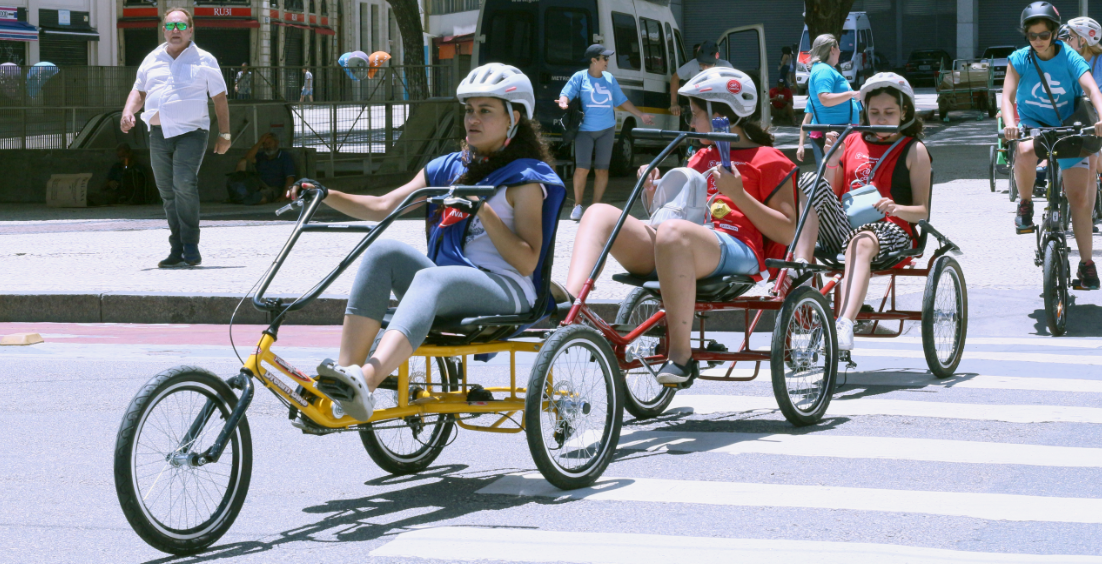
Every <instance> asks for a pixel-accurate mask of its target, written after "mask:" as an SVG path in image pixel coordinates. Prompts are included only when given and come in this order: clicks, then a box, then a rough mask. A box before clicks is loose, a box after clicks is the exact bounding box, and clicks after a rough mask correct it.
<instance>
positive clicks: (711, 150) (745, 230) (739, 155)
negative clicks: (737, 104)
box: [689, 145, 796, 271]
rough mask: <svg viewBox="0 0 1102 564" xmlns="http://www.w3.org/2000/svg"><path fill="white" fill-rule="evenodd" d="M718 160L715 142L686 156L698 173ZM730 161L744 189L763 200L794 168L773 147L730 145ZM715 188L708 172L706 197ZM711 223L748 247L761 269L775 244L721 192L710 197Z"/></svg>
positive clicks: (777, 187)
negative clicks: (689, 156) (734, 146)
mask: <svg viewBox="0 0 1102 564" xmlns="http://www.w3.org/2000/svg"><path fill="white" fill-rule="evenodd" d="M719 164H721V163H720V160H719V150H718V149H716V147H715V145H710V146H708V148H706V149H703V150H701V151H698V152H697V153H696V154H694V155H693V158H692V159H690V160H689V168H692V169H694V170H696V171H697V172H700V173H705V172H707V171H708V169H711V168H713V167H715V166H717V165H719ZM731 164H732V165H733V166H734V167H735V168H736V169H738V171H739V174H740V175H742V186H743V189H744V190H745V191H746V193H747V194H749V195H750V197H751V198H754V199H755V200H757V201H759V202H762V203H764V204H767V203H768V202H769V199H770V197H772V196H773V194H775V193H776V192H777V191H778V190H779V189H780V188H781V184H782V183H784V184H785V185H787V182H785V180H786V179H788V178H789V175H790V174H791V173H792V172H793V171H794V170H795V168H796V165H794V164H792V161H790V160H788V157H785V156H784V154H783V153H781V152H780V151H778V150H777V149H774V148H773V147H750V148H741V149H740V148H732V149H731ZM793 182H795V180H793ZM716 192H717V190H716V182H715V178H714V177H711V176H709V177H708V197H709V198H711V197H712V196H713V195H715V194H716ZM712 224H713V225H714V226H715V229H716V231H720V232H722V233H726V234H728V235H730V236H732V237H734V238H735V239H738V240H739V241H742V242H743V243H745V244H746V245H747V246H748V247H750V249H751V250H753V251H754V256H756V257H758V267H759V271H764V270H765V259H766V258H767V257H772V256H773V254H775V251H776V249H775V247H776V246H777V245H776V244H774V243H772V242H770V241H767V240H766V239H765V237H764V236H762V234H761V231H760V230H758V228H757V227H756V226H755V225H754V224H753V222H751V221H750V218H748V217H746V214H744V213H742V210H740V209H738V206H736V205H735V203H734V202H732V201H731V199H730V198H728V197H727V196H724V195H723V194H719V195H716V198H715V200H714V201H712ZM781 248H782V249H783V246H782V247H781ZM767 250H768V251H769V253H768V254H767V252H766V251H767ZM782 254H783V253H782Z"/></svg>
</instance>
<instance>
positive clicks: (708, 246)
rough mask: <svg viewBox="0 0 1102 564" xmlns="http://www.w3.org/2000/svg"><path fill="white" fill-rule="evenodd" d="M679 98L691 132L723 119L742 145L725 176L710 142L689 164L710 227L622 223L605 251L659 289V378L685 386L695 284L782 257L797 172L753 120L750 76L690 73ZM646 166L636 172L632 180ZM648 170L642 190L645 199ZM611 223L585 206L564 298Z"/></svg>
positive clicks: (752, 271)
mask: <svg viewBox="0 0 1102 564" xmlns="http://www.w3.org/2000/svg"><path fill="white" fill-rule="evenodd" d="M678 93H679V94H680V95H682V96H685V97H687V98H688V99H689V102H690V107H691V109H692V127H693V129H694V130H695V131H699V132H707V131H711V130H712V119H713V118H716V117H726V118H728V119H729V120H730V122H731V132H732V133H737V134H738V135H739V136H740V137H741V140H740V141H739V142H738V143H732V144H731V150H730V158H731V165H732V167H733V168H734V170H732V171H727V170H725V169H723V167H722V166H721V165H720V162H721V159H720V155H719V152H718V150H717V149H716V147H715V144H713V143H712V142H711V141H703V143H704V144H705V147H706V148H705V149H703V150H701V151H698V152H697V153H695V154H694V155H693V157H692V159H690V160H689V168H692V169H694V170H696V171H698V172H701V173H710V174H711V176H710V177H709V179H708V192H709V196H712V195H716V198H715V200H714V201H713V203H712V210H711V211H712V219H713V225H712V226H711V227H705V226H703V225H698V224H695V223H692V222H689V221H684V220H679V219H670V220H667V221H664V222H662V223H661V224H660V225H659V226H658V229H654V228H652V227H651V226H650V225H649V224H647V223H645V222H643V221H640V220H638V219H635V218H633V217H628V218H627V220H626V221H625V223H624V226H623V228H622V229H621V231H620V234H619V236H618V237H617V238H616V241H615V242H614V243H613V246H612V256H613V257H614V258H616V260H617V261H619V262H620V264H621V266H623V267H624V268H625V269H626V270H627V271H628V272H630V273H632V274H635V275H637V276H644V277H646V276H651V275H655V274H656V275H657V277H658V280H659V282H660V283H661V284H662V302H663V306H664V307H665V308H666V316H667V319H668V321H667V323H668V326H669V336H670V348H669V362H667V363H666V364H665V365H664V366H663V367H662V369H661V370H660V371H659V378H658V380H659V382H662V383H681V382H685V381H686V380H688V379H689V378H690V377H691V376H692V375H693V374H694V373H699V366H698V363H697V362H696V361H694V360H692V351H691V346H690V339H689V338H690V330H691V327H692V317H693V307H694V302H695V298H696V281H697V280H698V279H702V278H709V277H713V276H722V275H731V274H742V275H749V276H753V277H755V278H760V273H761V272H763V271H765V270H766V269H765V262H764V261H765V258H766V256H774V255H776V256H780V254H783V252H782V251H783V247H784V245H787V244H788V243H789V242H790V241H791V240H792V236H793V234H794V233H795V230H796V220H797V212H796V202H795V201H794V198H795V194H794V190H795V178H794V177H795V173H796V171H797V168H796V165H794V164H793V163H792V162H791V161H789V160H788V158H786V157H785V156H784V154H782V153H781V152H780V151H779V150H777V149H774V148H773V146H772V145H773V136H772V135H771V134H769V133H768V132H766V131H764V130H763V129H762V127H761V125H760V124H759V123H758V122H757V121H755V120H754V117H755V116H754V114H755V113H756V112H757V107H758V99H757V89H756V87H755V85H754V82H753V81H752V80H751V79H750V77H749V76H747V75H746V74H745V73H743V72H741V71H738V70H736V69H730V68H720V67H716V68H712V69H709V70H706V71H704V72H702V73H700V74H698V75H697V76H696V77H694V78H693V79H692V80H690V81H689V82H688V83H686V84H685V85H684V86H682V87H681V88H680V89H679V90H678ZM645 168H646V167H642V168H640V169H639V172H640V174H642V172H643V170H645ZM657 172H658V171H657V170H656V171H654V174H653V176H652V178H649V179H647V182H646V184H645V187H646V190H647V198H648V200H649V197H650V196H651V195H652V194H653V193H654V189H655V185H654V182H655V181H657V180H658V174H657ZM717 192H718V194H717ZM619 217H620V210H619V209H617V208H614V207H612V206H607V205H602V206H593V207H591V208H590V209H588V210H586V212H585V215H584V216H582V221H581V225H579V227H578V234H577V236H576V237H575V239H574V253H573V256H572V257H571V261H570V273H569V276H568V280H567V290H568V291H569V292H570V293H572V294H577V293H578V292H580V291H581V288H582V285H583V284H584V283H585V280H586V278H587V277H588V276H589V272H590V271H591V270H592V268H593V265H594V264H596V262H597V258H598V256H599V255H600V252H601V249H602V247H603V246H604V243H605V242H606V241H608V238H609V236H610V235H611V234H612V229H613V226H614V225H615V224H616V221H617V220H618V219H619ZM686 274H688V275H686Z"/></svg>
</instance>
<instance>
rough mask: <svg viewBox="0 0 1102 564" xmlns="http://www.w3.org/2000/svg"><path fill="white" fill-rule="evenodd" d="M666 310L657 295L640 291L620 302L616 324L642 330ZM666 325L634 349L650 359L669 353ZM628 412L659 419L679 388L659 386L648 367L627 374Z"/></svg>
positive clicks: (633, 291)
mask: <svg viewBox="0 0 1102 564" xmlns="http://www.w3.org/2000/svg"><path fill="white" fill-rule="evenodd" d="M660 309H662V301H661V300H659V299H658V297H657V296H655V295H654V294H651V293H650V292H648V291H646V290H644V289H643V288H636V289H634V290H632V291H631V293H630V294H628V297H627V298H624V301H623V302H621V303H620V311H619V312H618V313H617V314H616V325H627V326H629V327H633V328H634V327H638V326H640V325H642V324H643V322H645V321H646V320H648V319H650V317H651V316H652V315H654V314H655V313H657V312H658V310H660ZM665 341H666V323H665V321H664V320H663V321H662V322H661V323H659V324H658V325H656V326H655V327H654V328H653V329H651V330H650V331H648V332H647V334H644V335H642V336H641V337H639V338H638V339H636V340H635V341H634V342H633V343H632V344H631V346H637V347H638V350H639V351H641V352H640V355H642V356H650V355H656V354H662V355H664V354H665V347H666V343H665ZM624 388H625V390H624V391H626V392H627V393H626V394H624V409H627V410H628V413H631V414H632V415H634V416H635V418H636V419H650V418H652V417H658V416H659V415H661V414H662V412H663V411H666V408H667V407H669V405H670V402H671V401H673V396H674V394H675V393H677V389H676V388H667V387H666V386H663V385H662V384H659V383H658V380H657V379H656V378H655V377H654V376H653V375H651V373H650V372H648V371H647V369H645V368H642V367H640V368H634V369H632V370H628V371H625V372H624Z"/></svg>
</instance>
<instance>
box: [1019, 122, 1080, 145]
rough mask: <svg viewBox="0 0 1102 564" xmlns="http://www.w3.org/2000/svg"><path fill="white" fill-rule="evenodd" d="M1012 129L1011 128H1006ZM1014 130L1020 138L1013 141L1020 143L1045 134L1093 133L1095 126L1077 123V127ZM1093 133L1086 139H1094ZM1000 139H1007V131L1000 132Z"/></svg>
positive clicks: (1063, 126)
mask: <svg viewBox="0 0 1102 564" xmlns="http://www.w3.org/2000/svg"><path fill="white" fill-rule="evenodd" d="M1006 129H1010V128H1006ZM1013 129H1017V130H1018V135H1019V136H1018V138H1017V139H1013V140H1012V141H1020V140H1022V139H1029V138H1033V137H1037V136H1038V135H1042V134H1045V133H1067V134H1069V135H1080V134H1082V133H1083V132H1084V131H1088V132H1093V131H1094V124H1087V125H1084V124H1082V123H1078V122H1076V123H1075V125H1061V126H1060V127H1022V126H1019V127H1016V128H1013ZM1093 136H1094V134H1093V133H1087V134H1086V135H1085V137H1093ZM999 139H1006V133H1005V129H1003V130H1000V131H999Z"/></svg>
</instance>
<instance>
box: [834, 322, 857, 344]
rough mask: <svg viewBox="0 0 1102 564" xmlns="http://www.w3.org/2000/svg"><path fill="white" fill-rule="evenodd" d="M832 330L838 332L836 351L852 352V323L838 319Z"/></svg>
mask: <svg viewBox="0 0 1102 564" xmlns="http://www.w3.org/2000/svg"><path fill="white" fill-rule="evenodd" d="M834 328H835V329H837V330H838V350H840V351H852V350H853V322H852V321H850V320H848V319H846V318H845V317H840V318H838V321H837V322H835V323H834Z"/></svg>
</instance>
